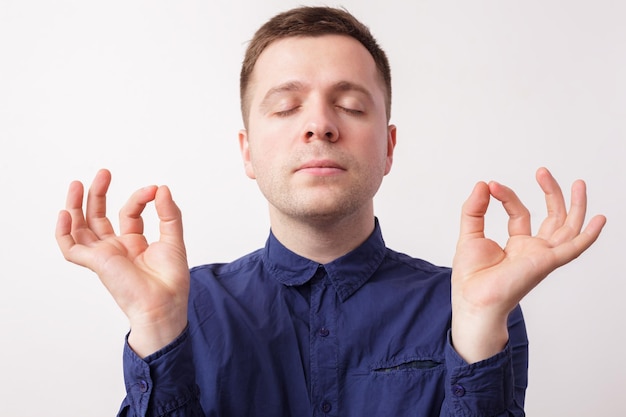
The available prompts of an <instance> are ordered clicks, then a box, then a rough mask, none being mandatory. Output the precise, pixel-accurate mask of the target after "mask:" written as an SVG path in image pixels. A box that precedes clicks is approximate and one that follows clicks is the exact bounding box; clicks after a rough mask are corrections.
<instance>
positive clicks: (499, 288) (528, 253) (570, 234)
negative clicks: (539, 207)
mask: <svg viewBox="0 0 626 417" xmlns="http://www.w3.org/2000/svg"><path fill="white" fill-rule="evenodd" d="M537 179H538V181H539V183H540V185H541V187H542V189H543V190H544V192H545V193H546V203H547V206H548V217H547V218H546V220H545V221H544V222H543V224H542V225H541V228H540V230H539V232H538V233H537V235H536V236H531V232H530V215H529V212H528V210H526V208H525V207H524V206H523V205H522V204H521V202H520V201H519V200H518V199H517V197H516V196H515V194H514V193H513V192H512V191H511V190H509V189H508V188H506V187H504V186H501V185H500V184H497V183H491V184H489V185H487V184H485V183H480V184H478V185H477V187H476V188H475V189H474V192H473V193H472V196H471V197H470V198H469V199H468V201H467V202H466V204H465V206H464V213H463V219H462V226H461V229H462V230H461V236H460V238H459V242H458V245H457V251H456V255H455V259H454V263H453V297H456V298H457V299H459V300H462V301H463V302H465V303H468V304H469V305H471V306H472V307H474V308H478V307H487V308H493V309H495V310H497V311H498V312H501V313H508V312H509V311H510V310H511V309H513V308H514V307H515V305H517V304H518V303H519V302H520V301H521V299H522V298H523V297H524V296H525V295H526V294H528V292H530V291H531V290H532V289H533V288H534V287H535V286H536V285H538V284H539V283H540V282H541V280H543V279H544V278H545V277H546V276H547V275H548V274H549V273H550V272H552V271H553V270H554V269H556V268H557V267H559V266H561V265H563V264H565V263H567V262H569V261H571V260H572V259H574V258H576V257H577V256H578V255H580V254H581V253H582V252H583V251H584V250H585V249H587V248H588V247H589V246H590V245H591V244H592V243H593V241H594V240H595V239H596V238H597V236H598V234H599V233H600V230H601V228H602V226H603V224H604V218H603V217H602V216H598V217H596V218H594V219H593V220H592V221H591V222H590V224H589V226H588V227H587V228H586V229H585V230H584V231H582V232H581V230H582V226H583V222H584V217H585V207H586V197H585V189H584V188H585V187H584V183H582V182H577V183H575V184H574V186H573V189H572V205H571V208H570V211H569V213H568V212H567V211H566V209H565V203H564V200H563V196H562V193H561V190H560V188H559V187H558V184H557V183H556V181H554V179H553V178H552V176H551V175H550V174H549V173H548V172H547V170H540V171H538V174H537ZM491 196H494V197H495V198H496V199H498V200H500V201H501V202H502V204H503V205H504V208H505V210H506V211H507V213H508V214H509V225H508V229H509V235H510V237H509V240H508V242H507V243H506V246H505V247H504V248H501V247H500V246H499V245H498V244H497V243H496V242H494V241H492V240H490V239H488V238H486V237H485V235H484V215H485V213H486V210H487V206H488V203H489V199H490V197H491Z"/></svg>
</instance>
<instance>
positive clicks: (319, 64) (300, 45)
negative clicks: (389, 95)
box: [250, 35, 384, 102]
mask: <svg viewBox="0 0 626 417" xmlns="http://www.w3.org/2000/svg"><path fill="white" fill-rule="evenodd" d="M287 82H298V83H302V84H305V85H309V86H311V87H323V86H324V85H336V84H337V83H341V82H348V83H353V84H356V85H361V86H364V87H365V88H367V89H369V90H371V92H372V94H375V93H378V92H380V93H381V94H382V90H383V88H384V87H383V81H382V77H381V76H380V74H379V73H378V70H377V67H376V63H375V62H374V58H373V57H372V56H371V54H370V53H369V51H368V50H367V49H365V47H364V46H363V45H362V44H361V43H360V42H359V41H357V40H356V39H354V38H352V37H349V36H345V35H322V36H316V37H308V36H307V37H301V36H299V37H288V38H283V39H279V40H277V41H274V42H272V43H271V44H270V45H269V46H268V47H267V48H266V49H265V50H264V51H263V52H262V53H261V55H260V56H259V58H258V60H257V62H256V64H255V66H254V70H253V71H252V77H251V84H250V93H251V96H252V97H251V98H252V101H253V102H254V101H256V100H259V95H261V96H263V95H264V94H265V93H266V92H267V91H269V90H270V89H272V88H274V87H275V86H277V85H282V84H285V83H287Z"/></svg>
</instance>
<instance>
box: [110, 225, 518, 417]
mask: <svg viewBox="0 0 626 417" xmlns="http://www.w3.org/2000/svg"><path fill="white" fill-rule="evenodd" d="M450 321H451V305H450V269H449V268H443V267H438V266H434V265H432V264H430V263H428V262H425V261H423V260H420V259H415V258H412V257H409V256H407V255H404V254H401V253H398V252H395V251H392V250H390V249H388V248H386V247H385V243H384V241H383V239H382V235H381V231H380V227H379V225H378V222H376V227H375V230H374V232H373V233H372V235H371V236H370V237H369V238H368V239H367V241H365V242H364V243H363V244H362V245H361V246H359V247H358V248H357V249H355V250H354V251H352V252H350V253H348V254H347V255H345V256H343V257H341V258H339V259H337V260H335V261H333V262H330V263H328V264H324V265H321V264H318V263H316V262H313V261H311V260H308V259H305V258H303V257H301V256H298V255H297V254H295V253H293V252H291V251H290V250H289V249H287V248H286V247H284V246H283V245H282V244H281V243H280V242H279V241H278V240H277V239H276V238H275V237H274V236H273V235H272V234H271V233H270V236H269V238H268V240H267V243H266V245H265V247H264V248H263V249H260V250H258V251H256V252H253V253H251V254H249V255H247V256H244V257H243V258H240V259H238V260H236V261H234V262H232V263H228V264H211V265H204V266H199V267H196V268H193V269H192V270H191V291H190V300H189V324H188V326H187V328H186V330H185V331H184V332H183V333H182V334H181V335H180V336H179V337H178V338H177V339H176V340H175V341H173V342H172V343H171V344H170V345H168V346H166V347H165V348H163V349H162V350H160V351H158V352H156V353H154V354H152V355H150V356H149V357H147V358H145V359H141V358H139V357H138V356H137V355H136V354H135V353H134V352H133V351H132V350H131V349H130V347H129V346H128V343H127V344H126V346H125V350H124V376H125V381H126V389H127V397H126V398H125V400H124V402H123V404H122V407H121V409H120V414H119V415H120V416H171V417H174V416H181V417H182V416H185V417H190V416H229V417H234V416H242V417H243V416H245V417H256V416H259V417H260V416H271V417H279V416H285V417H287V416H295V417H301V416H341V417H350V416H354V417H357V416H358V417H363V416H368V417H369V416H394V417H401V416H419V417H427V416H522V415H524V412H523V403H524V395H525V389H526V385H527V363H528V357H527V353H528V350H527V348H528V342H527V338H526V330H525V326H524V321H523V318H522V315H521V311H520V309H519V307H518V308H517V309H515V310H514V311H513V313H511V315H510V317H509V343H508V344H507V346H506V347H505V349H504V350H503V351H502V352H500V353H498V354H496V355H495V356H493V357H491V358H489V359H486V360H484V361H481V362H478V363H475V364H471V365H470V364H467V363H466V362H465V361H463V359H462V358H461V357H460V356H459V355H458V354H457V353H456V352H455V351H454V349H453V347H452V345H451V343H450V336H449V333H450V330H449V329H450Z"/></svg>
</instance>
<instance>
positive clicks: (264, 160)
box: [56, 35, 606, 363]
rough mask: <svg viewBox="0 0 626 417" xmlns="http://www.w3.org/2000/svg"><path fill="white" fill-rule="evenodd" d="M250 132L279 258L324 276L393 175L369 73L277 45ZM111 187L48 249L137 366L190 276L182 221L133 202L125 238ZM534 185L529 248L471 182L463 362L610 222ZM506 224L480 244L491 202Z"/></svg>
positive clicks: (184, 296)
mask: <svg viewBox="0 0 626 417" xmlns="http://www.w3.org/2000/svg"><path fill="white" fill-rule="evenodd" d="M250 88H251V91H250V93H251V104H250V118H249V120H248V130H242V131H240V133H239V142H240V147H241V153H242V158H243V162H244V168H245V172H246V174H247V175H248V176H249V177H250V178H253V179H255V180H256V181H257V183H258V185H259V188H260V190H261V191H262V192H263V194H264V195H265V197H266V199H267V200H268V205H269V214H270V221H271V226H272V231H273V232H274V234H275V235H276V237H277V238H278V239H279V240H280V241H281V242H282V243H283V244H285V245H286V246H287V247H289V248H290V249H291V250H293V251H294V252H296V253H299V254H301V255H303V256H305V257H307V258H309V259H312V260H315V261H317V262H320V263H326V262H329V261H331V260H333V259H336V258H337V257H339V256H341V255H343V254H345V253H347V252H349V251H350V250H352V249H354V248H355V247H357V246H358V245H359V244H361V243H362V242H363V241H364V240H365V239H366V238H367V237H368V236H369V234H370V233H371V232H372V230H373V228H374V210H373V197H374V195H375V193H376V191H377V190H378V188H379V186H380V184H381V182H382V178H383V177H384V175H386V174H387V173H388V172H389V171H390V169H391V165H392V160H393V149H394V147H395V143H396V128H395V126H393V125H388V121H387V119H386V113H385V106H384V94H383V93H384V90H383V89H384V87H383V84H382V82H381V80H380V78H379V76H378V74H377V73H376V68H375V65H374V61H373V59H372V58H371V56H370V55H369V54H368V52H367V51H366V50H365V48H364V47H363V46H362V45H360V44H359V43H358V42H357V41H355V40H354V39H352V38H348V37H343V36H336V35H326V36H321V37H316V38H309V37H299V38H290V39H283V40H280V41H277V42H275V43H273V44H272V45H270V46H269V47H268V48H267V49H266V50H265V51H264V52H263V53H262V54H261V56H260V57H259V60H258V62H257V64H256V66H255V69H254V72H253V77H252V84H251V87H250ZM110 181H111V174H110V173H109V172H108V171H106V170H101V171H99V172H98V174H97V175H96V178H95V179H94V181H93V183H92V185H91V188H90V189H89V193H88V196H87V204H86V208H85V209H83V193H84V191H83V185H82V184H81V183H80V182H73V183H72V184H71V185H70V187H69V191H68V197H67V203H66V209H65V210H62V211H61V212H60V213H59V218H58V222H57V229H56V238H57V242H58V244H59V247H60V249H61V251H62V253H63V255H64V256H65V258H66V259H67V260H69V261H70V262H73V263H76V264H79V265H82V266H85V267H87V268H90V269H91V270H93V271H94V272H95V273H96V274H98V276H99V277H100V279H101V280H102V282H103V284H104V285H105V286H106V287H107V289H108V290H109V291H110V292H111V294H112V296H113V297H114V298H115V300H116V301H117V303H118V304H119V306H120V307H121V308H122V310H123V311H124V313H125V314H126V315H127V316H128V318H129V321H130V325H131V333H130V336H129V343H130V345H131V347H132V348H133V349H134V350H135V352H136V353H137V354H138V355H139V356H142V357H145V356H147V355H149V354H151V353H153V352H155V351H157V350H158V349H160V348H162V347H164V346H165V345H167V344H168V343H170V342H171V341H172V340H173V339H174V338H176V337H177V336H178V335H179V334H180V333H181V332H182V331H183V330H184V328H185V326H186V323H187V300H188V294H189V272H188V264H187V260H186V255H185V245H184V241H183V229H182V218H181V213H180V210H179V209H178V207H177V206H176V204H175V203H174V201H173V199H172V196H171V193H170V191H169V189H168V188H167V187H165V186H161V187H157V186H150V187H146V188H143V189H140V190H138V191H137V192H135V193H134V194H133V195H132V196H131V197H130V199H129V200H128V202H127V203H126V205H125V206H124V207H123V208H122V210H121V211H120V233H119V234H116V233H115V232H114V231H113V228H112V226H111V223H110V221H109V220H108V218H107V216H106V192H107V189H108V187H109V184H110ZM537 182H538V183H539V186H540V187H541V189H542V190H543V192H544V194H545V198H546V206H547V217H546V219H545V220H544V221H543V223H542V225H541V228H540V230H539V232H538V233H537V235H535V236H532V235H531V229H530V215H529V212H528V210H527V209H526V207H524V205H523V204H522V202H521V201H520V200H519V198H518V197H517V196H516V194H515V193H514V192H513V191H512V190H511V189H509V188H508V187H506V186H504V185H501V184H499V183H496V182H490V183H485V182H478V183H477V184H476V186H475V187H474V190H473V191H472V193H471V194H470V196H469V197H468V199H467V200H466V202H465V203H464V205H463V208H462V210H461V230H460V235H459V240H458V244H457V248H456V254H455V257H454V261H453V273H452V340H453V343H454V347H455V349H456V350H457V352H458V353H459V354H460V355H461V356H462V357H463V358H464V359H465V360H466V361H467V362H469V363H473V362H476V361H480V360H482V359H486V358H488V357H490V356H493V355H494V354H496V353H498V352H499V351H501V350H502V348H503V347H504V346H505V344H506V342H507V340H508V332H507V326H506V319H507V316H508V314H509V312H510V311H511V310H512V309H513V308H514V307H515V306H516V305H517V304H518V303H519V302H520V301H521V299H522V298H523V297H524V296H525V295H526V294H528V292H530V291H531V290H532V289H533V288H534V287H535V286H537V285H538V284H539V283H540V282H541V281H542V280H543V279H544V278H545V277H546V276H547V275H548V274H549V273H550V272H552V271H553V270H554V269H556V268H558V267H559V266H561V265H563V264H566V263H568V262H570V261H571V260H573V259H575V258H576V257H578V256H579V255H580V254H581V253H582V252H584V251H585V250H586V249H587V248H588V247H589V246H591V244H592V243H593V242H594V241H595V240H596V239H597V237H598V236H599V234H600V232H601V230H602V227H603V226H604V224H605V221H606V219H605V218H604V216H595V217H593V218H592V219H591V220H590V221H589V223H588V225H587V226H586V227H585V228H584V229H583V225H584V220H585V211H586V205H587V201H586V190H585V183H584V182H583V181H580V180H579V181H576V182H574V184H573V185H572V191H571V205H570V207H569V211H568V209H567V208H566V205H565V200H564V197H563V194H562V192H561V189H560V187H559V185H558V183H557V182H556V181H555V179H554V178H553V177H552V175H551V174H550V173H549V171H548V170H547V169H545V168H540V169H539V170H538V171H537ZM492 198H493V199H495V200H497V201H500V202H501V204H502V206H503V208H504V210H505V211H506V212H507V214H508V216H509V221H508V231H509V235H510V239H509V241H508V242H507V244H506V246H505V247H504V248H502V247H500V246H499V245H497V244H496V243H495V242H493V241H491V240H489V239H488V238H486V237H485V235H484V221H485V214H486V212H487V207H488V205H489V202H490V200H492ZM153 201H154V204H155V207H156V212H157V215H158V216H159V220H160V239H159V241H157V242H154V243H152V244H149V245H148V243H147V242H146V239H145V238H144V236H143V222H142V220H141V214H142V212H143V209H144V208H145V206H146V204H148V203H150V202H153Z"/></svg>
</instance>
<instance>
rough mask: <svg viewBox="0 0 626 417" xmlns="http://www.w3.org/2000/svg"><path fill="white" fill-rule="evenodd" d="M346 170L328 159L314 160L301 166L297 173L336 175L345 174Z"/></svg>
mask: <svg viewBox="0 0 626 417" xmlns="http://www.w3.org/2000/svg"><path fill="white" fill-rule="evenodd" d="M344 171H345V168H344V167H342V166H341V165H340V164H339V163H337V162H335V161H331V160H328V159H321V160H312V161H308V162H305V163H304V164H302V165H300V167H298V169H297V170H296V172H302V173H307V174H311V175H322V176H325V175H335V174H338V173H341V172H344Z"/></svg>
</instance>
